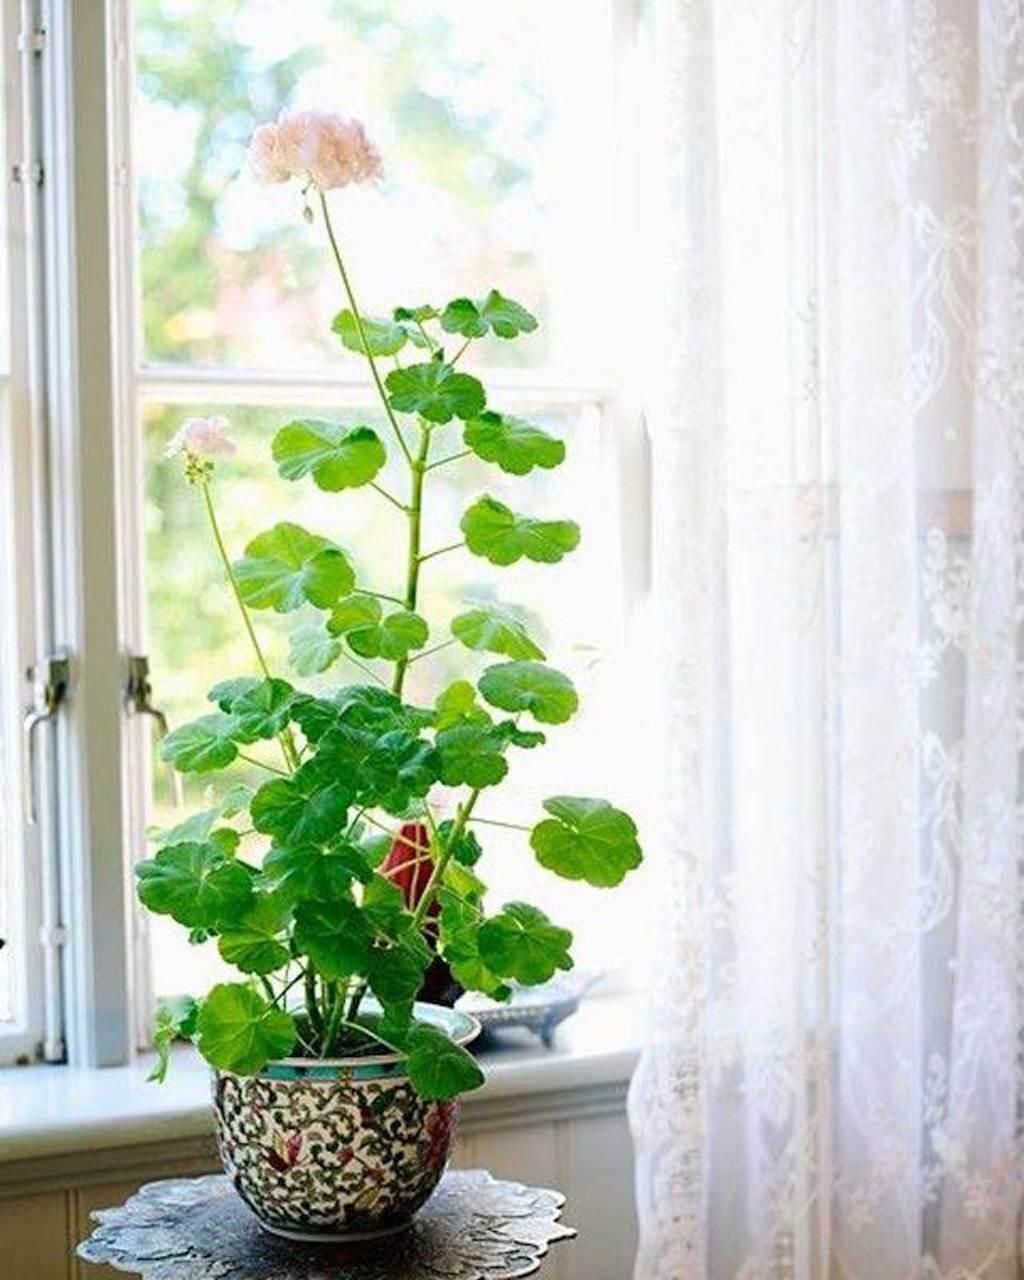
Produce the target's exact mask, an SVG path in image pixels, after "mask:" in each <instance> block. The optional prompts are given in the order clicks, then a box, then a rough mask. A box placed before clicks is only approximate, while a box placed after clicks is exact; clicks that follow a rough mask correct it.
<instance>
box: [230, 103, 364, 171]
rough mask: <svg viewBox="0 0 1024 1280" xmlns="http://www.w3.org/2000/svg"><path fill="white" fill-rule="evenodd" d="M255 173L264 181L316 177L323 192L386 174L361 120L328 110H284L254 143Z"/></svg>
mask: <svg viewBox="0 0 1024 1280" xmlns="http://www.w3.org/2000/svg"><path fill="white" fill-rule="evenodd" d="M248 163H249V171H250V172H251V173H252V175H253V177H254V178H256V179H257V181H259V182H266V183H271V182H287V181H288V180H289V179H290V178H304V179H305V178H308V179H311V180H312V181H313V182H314V183H315V184H316V185H317V186H318V187H319V188H320V190H321V191H330V190H331V188H332V187H347V186H349V185H350V184H351V183H360V182H372V181H373V180H374V179H376V178H379V177H380V176H381V174H382V173H383V166H382V164H381V159H380V154H379V152H378V151H377V148H376V147H375V146H374V145H373V143H372V142H371V141H370V139H369V138H368V137H367V136H366V130H365V129H364V128H363V126H362V125H361V124H360V123H359V121H358V120H349V119H346V117H345V116H340V115H335V114H334V113H333V112H326V111H296V112H292V113H286V112H282V114H281V115H280V116H279V117H278V120H277V123H276V124H264V125H260V127H259V128H258V129H257V130H256V132H255V133H254V134H253V135H252V141H251V142H250V144H249V156H248Z"/></svg>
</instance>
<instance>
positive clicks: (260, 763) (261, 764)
mask: <svg viewBox="0 0 1024 1280" xmlns="http://www.w3.org/2000/svg"><path fill="white" fill-rule="evenodd" d="M238 758H239V760H244V761H245V762H246V764H254V765H256V766H257V767H258V768H260V769H266V770H267V772H268V773H276V774H277V775H278V777H279V778H287V777H289V776H290V775H289V773H288V771H287V770H286V769H276V768H275V767H274V766H273V765H272V764H267V762H266V761H265V760H257V759H256V757H255V756H250V755H246V753H245V752H244V751H239V753H238Z"/></svg>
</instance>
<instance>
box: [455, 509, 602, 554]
mask: <svg viewBox="0 0 1024 1280" xmlns="http://www.w3.org/2000/svg"><path fill="white" fill-rule="evenodd" d="M459 527H460V528H461V530H462V532H463V533H464V534H465V535H466V546H467V547H469V549H470V551H472V552H473V554H474V555H476V556H483V557H484V558H485V559H487V560H490V562H491V564H497V565H508V564H515V562H516V561H517V560H521V559H522V558H523V557H524V556H525V557H526V559H527V560H533V561H535V562H536V563H538V564H556V563H557V562H558V561H559V560H561V559H562V557H563V556H564V555H566V554H567V553H568V552H570V551H572V550H573V549H574V548H575V547H576V546H578V545H579V540H580V528H579V525H578V524H576V523H575V522H574V521H572V520H536V519H534V517H533V516H524V515H519V514H517V513H516V512H515V511H513V510H511V508H509V507H506V506H505V504H504V503H503V502H498V501H497V500H496V499H495V498H491V497H488V496H486V495H485V496H484V497H482V498H477V500H476V502H474V503H473V505H472V506H471V507H468V508H467V509H466V511H465V513H464V514H463V517H462V520H461V521H460V524H459Z"/></svg>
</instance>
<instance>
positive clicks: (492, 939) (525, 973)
mask: <svg viewBox="0 0 1024 1280" xmlns="http://www.w3.org/2000/svg"><path fill="white" fill-rule="evenodd" d="M477 942H478V946H479V949H480V956H481V958H482V959H483V962H484V964H486V965H487V967H488V968H489V969H490V970H491V971H492V973H496V974H498V975H499V976H500V977H502V978H513V979H514V980H515V981H516V982H523V983H526V985H527V986H539V985H540V983H542V982H548V981H550V980H551V978H553V977H554V976H555V973H556V971H557V970H559V969H571V968H572V957H571V956H570V955H569V948H570V947H571V946H572V934H571V933H570V932H569V930H568V929H561V928H559V927H558V926H557V925H554V924H552V923H551V921H550V920H549V919H548V918H547V916H546V915H545V914H544V912H543V911H540V910H538V909H537V907H531V906H530V904H529V903H527V902H507V903H506V904H505V906H504V907H503V908H502V910H501V912H500V913H499V914H498V915H496V916H492V917H491V919H490V920H485V921H484V923H483V924H482V925H481V926H480V930H479V933H478V935H477Z"/></svg>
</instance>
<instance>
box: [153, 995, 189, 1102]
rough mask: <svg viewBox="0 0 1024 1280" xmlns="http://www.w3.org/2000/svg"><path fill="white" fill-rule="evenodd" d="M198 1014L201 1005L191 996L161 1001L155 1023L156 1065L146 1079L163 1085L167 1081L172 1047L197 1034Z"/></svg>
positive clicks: (172, 997) (173, 997) (174, 997)
mask: <svg viewBox="0 0 1024 1280" xmlns="http://www.w3.org/2000/svg"><path fill="white" fill-rule="evenodd" d="M198 1012H199V1005H198V1004H197V1003H196V1002H195V1000H193V999H192V997H191V996H171V997H170V998H169V999H166V1000H161V1001H160V1003H159V1004H158V1005H157V1008H156V1017H155V1019H154V1021H153V1048H154V1050H155V1051H156V1063H155V1064H154V1066H153V1070H152V1071H151V1072H150V1073H149V1075H148V1076H147V1077H146V1079H147V1080H151V1081H154V1082H155V1083H156V1084H163V1082H164V1081H165V1080H166V1079H167V1068H168V1066H169V1065H170V1060H171V1045H172V1044H173V1043H174V1041H175V1040H178V1039H189V1038H190V1037H191V1036H193V1035H194V1034H195V1029H196V1015H197V1014H198Z"/></svg>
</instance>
